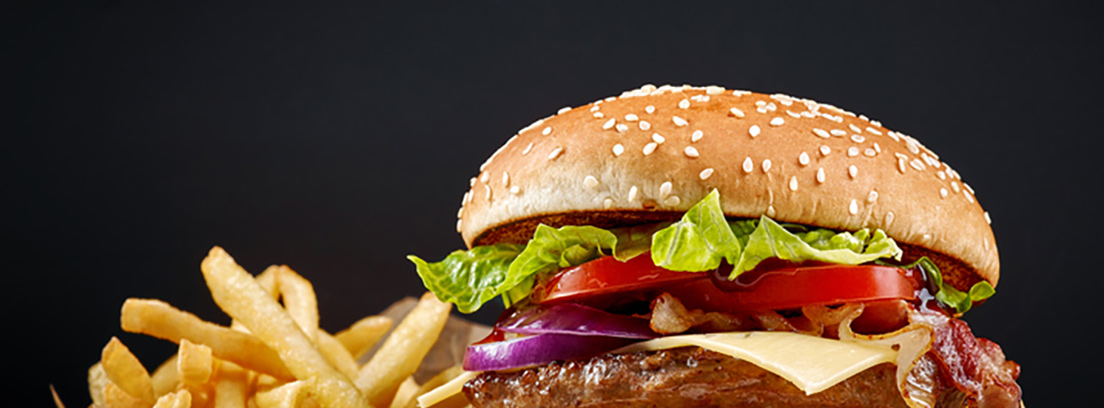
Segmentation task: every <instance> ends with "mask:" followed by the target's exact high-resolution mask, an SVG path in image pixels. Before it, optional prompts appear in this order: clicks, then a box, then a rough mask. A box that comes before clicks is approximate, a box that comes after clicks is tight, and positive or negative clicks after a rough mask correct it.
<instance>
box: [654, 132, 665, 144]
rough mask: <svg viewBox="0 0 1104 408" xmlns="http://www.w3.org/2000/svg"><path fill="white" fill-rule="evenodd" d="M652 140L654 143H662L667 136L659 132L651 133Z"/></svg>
mask: <svg viewBox="0 0 1104 408" xmlns="http://www.w3.org/2000/svg"><path fill="white" fill-rule="evenodd" d="M652 140H653V141H655V142H656V143H663V142H666V141H667V138H665V137H663V135H660V134H659V133H652Z"/></svg>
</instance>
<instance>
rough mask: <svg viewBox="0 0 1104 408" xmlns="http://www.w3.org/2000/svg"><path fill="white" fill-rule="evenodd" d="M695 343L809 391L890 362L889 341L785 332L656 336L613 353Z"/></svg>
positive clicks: (894, 354) (892, 359)
mask: <svg viewBox="0 0 1104 408" xmlns="http://www.w3.org/2000/svg"><path fill="white" fill-rule="evenodd" d="M686 346H698V347H701V348H704V349H707V350H712V351H715V352H718V353H722V354H727V355H729V356H732V357H734V358H738V359H742V360H745V361H747V362H749V363H752V364H755V365H756V366H758V367H760V368H762V369H764V370H767V371H770V372H772V373H774V374H777V375H778V376H779V377H782V378H785V379H787V380H789V381H790V382H791V383H793V384H794V385H795V386H797V388H799V389H801V390H802V391H805V394H806V395H808V394H815V393H818V392H821V391H824V390H826V389H828V388H831V387H832V386H833V385H836V384H838V383H839V382H840V381H843V380H846V379H848V378H850V377H851V376H853V375H855V374H858V373H861V372H863V371H864V370H866V369H868V368H870V367H873V366H876V365H878V364H881V363H894V362H896V359H897V352H896V351H894V350H893V349H892V348H891V347H890V346H888V345H886V346H882V345H875V344H863V343H854V342H843V341H839V340H832V339H825V338H822V337H814V336H808V335H804V334H797V333H788V332H730V333H709V334H688V335H681V336H668V337H660V338H658V339H653V340H648V341H645V342H641V343H636V344H631V345H629V346H626V347H624V348H622V349H620V350H616V351H614V353H631V352H635V351H649V350H663V349H671V348H677V347H686Z"/></svg>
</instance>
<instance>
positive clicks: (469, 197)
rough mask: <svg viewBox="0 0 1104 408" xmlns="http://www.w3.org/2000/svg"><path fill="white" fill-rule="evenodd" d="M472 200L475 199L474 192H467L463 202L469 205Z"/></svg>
mask: <svg viewBox="0 0 1104 408" xmlns="http://www.w3.org/2000/svg"><path fill="white" fill-rule="evenodd" d="M474 199H475V191H472V190H468V194H467V196H466V198H464V202H465V203H467V204H471V202H472V200H474Z"/></svg>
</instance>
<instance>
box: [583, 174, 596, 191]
mask: <svg viewBox="0 0 1104 408" xmlns="http://www.w3.org/2000/svg"><path fill="white" fill-rule="evenodd" d="M583 185H584V186H586V187H587V188H595V187H598V179H597V178H595V177H594V176H586V178H584V179H583Z"/></svg>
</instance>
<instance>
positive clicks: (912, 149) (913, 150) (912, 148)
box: [905, 139, 920, 154]
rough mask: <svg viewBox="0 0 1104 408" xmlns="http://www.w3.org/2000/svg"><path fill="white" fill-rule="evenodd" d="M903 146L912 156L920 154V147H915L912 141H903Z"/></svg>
mask: <svg viewBox="0 0 1104 408" xmlns="http://www.w3.org/2000/svg"><path fill="white" fill-rule="evenodd" d="M905 146H906V147H908V150H909V152H911V153H912V154H920V146H917V145H916V142H915V141H913V140H912V139H905Z"/></svg>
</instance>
